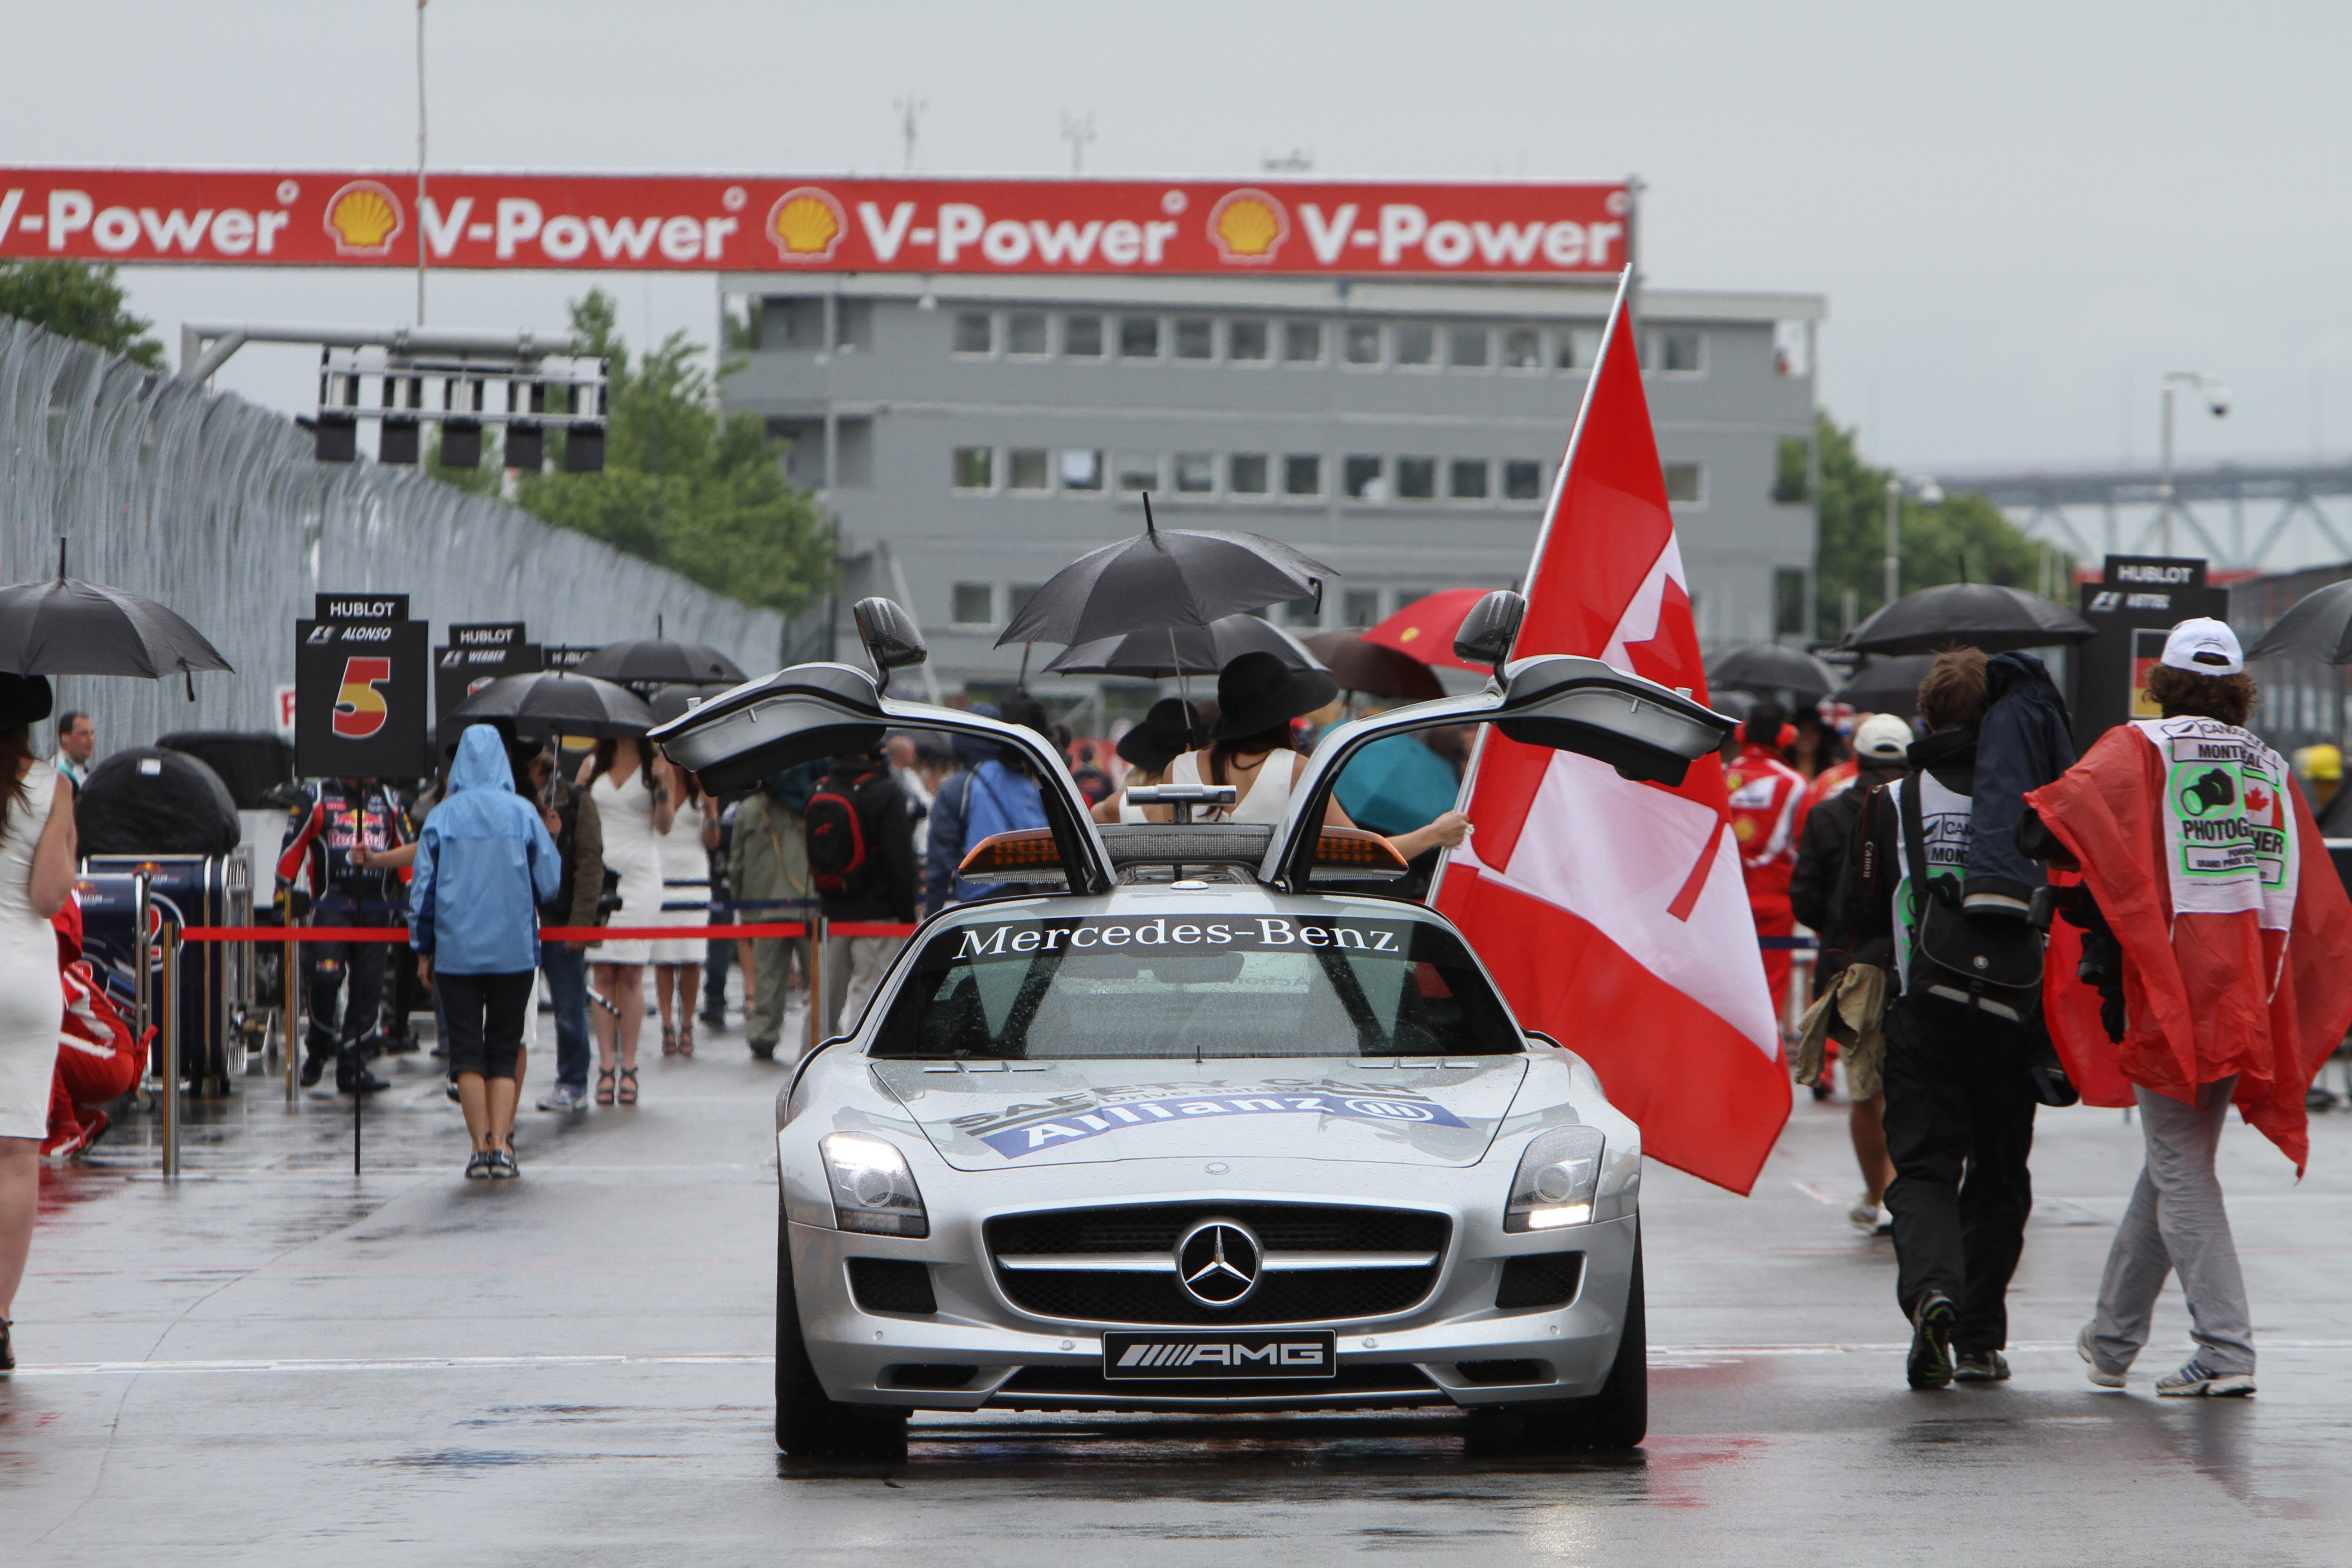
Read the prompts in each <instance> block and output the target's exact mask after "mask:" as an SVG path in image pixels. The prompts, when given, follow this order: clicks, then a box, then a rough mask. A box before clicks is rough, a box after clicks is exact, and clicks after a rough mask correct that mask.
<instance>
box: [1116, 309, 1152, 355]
mask: <svg viewBox="0 0 2352 1568" xmlns="http://www.w3.org/2000/svg"><path fill="white" fill-rule="evenodd" d="M1118 357H1119V358H1121V359H1158V358H1159V357H1160V318H1159V317H1157V316H1121V317H1120V318H1119V319H1118Z"/></svg>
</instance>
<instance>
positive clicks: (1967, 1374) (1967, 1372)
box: [1952, 1351, 2009, 1383]
mask: <svg viewBox="0 0 2352 1568" xmlns="http://www.w3.org/2000/svg"><path fill="white" fill-rule="evenodd" d="M1952 1379H1953V1381H1954V1382H1956V1383H2007V1382H2008V1381H2009V1358H2008V1357H2006V1356H2004V1355H2002V1354H2001V1353H2000V1352H1999V1351H1962V1352H1960V1353H1959V1355H1958V1358H1956V1359H1955V1360H1954V1361H1953V1363H1952Z"/></svg>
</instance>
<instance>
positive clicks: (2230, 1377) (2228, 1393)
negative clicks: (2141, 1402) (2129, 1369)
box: [2156, 1356, 2254, 1399]
mask: <svg viewBox="0 0 2352 1568" xmlns="http://www.w3.org/2000/svg"><path fill="white" fill-rule="evenodd" d="M2156 1391H2157V1392H2158V1394H2164V1395H2166V1396H2167V1397H2171V1398H2206V1399H2242V1398H2244V1397H2245V1396H2246V1395H2247V1394H2252V1392H2253V1391H2254V1374H2253V1373H2250V1372H2214V1371H2212V1370H2210V1368H2208V1367H2207V1366H2206V1364H2205V1363H2203V1362H2201V1361H2199V1360H2198V1359H2197V1358H2196V1357H2195V1356H2190V1357H2189V1361H2188V1363H2187V1364H2186V1365H2184V1366H2182V1367H2181V1369H2180V1370H2179V1372H2176V1373H2173V1374H2172V1375H2171V1376H2169V1377H2159V1378H2158V1379H2157V1380H2156Z"/></svg>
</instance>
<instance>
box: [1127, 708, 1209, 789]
mask: <svg viewBox="0 0 2352 1568" xmlns="http://www.w3.org/2000/svg"><path fill="white" fill-rule="evenodd" d="M1208 733H1209V729H1208V726H1207V725H1206V724H1203V723H1202V721H1201V710H1199V709H1198V708H1195V707H1194V706H1192V704H1191V703H1190V702H1187V701H1185V700H1183V699H1182V698H1181V697H1163V698H1161V699H1160V700H1159V701H1157V702H1155V703H1153V704H1152V705H1151V711H1150V712H1149V713H1146V714H1145V715H1144V716H1143V722H1142V723H1140V724H1138V725H1137V726H1136V727H1135V728H1134V729H1132V730H1129V731H1128V732H1127V733H1126V734H1124V735H1121V736H1120V737H1119V738H1118V755H1119V760H1120V761H1121V762H1124V763H1127V765H1128V766H1129V767H1131V768H1148V769H1150V771H1151V772H1153V773H1159V772H1160V771H1162V770H1163V769H1165V768H1166V767H1167V766H1168V764H1169V763H1172V762H1174V761H1175V760H1176V759H1177V758H1179V757H1181V756H1182V755H1183V754H1184V753H1185V752H1189V751H1191V750H1192V748H1193V747H1194V746H1195V745H1197V744H1199V743H1200V742H1202V741H1203V740H1206V739H1207V738H1208Z"/></svg>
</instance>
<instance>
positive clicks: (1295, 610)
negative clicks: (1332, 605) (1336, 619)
mask: <svg viewBox="0 0 2352 1568" xmlns="http://www.w3.org/2000/svg"><path fill="white" fill-rule="evenodd" d="M1282 624H1283V625H1284V626H1321V625H1322V624H1323V606H1322V605H1321V604H1320V603H1318V601H1317V600H1315V599H1314V598H1311V597H1309V598H1305V599H1286V600H1284V601H1283V605H1282Z"/></svg>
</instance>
